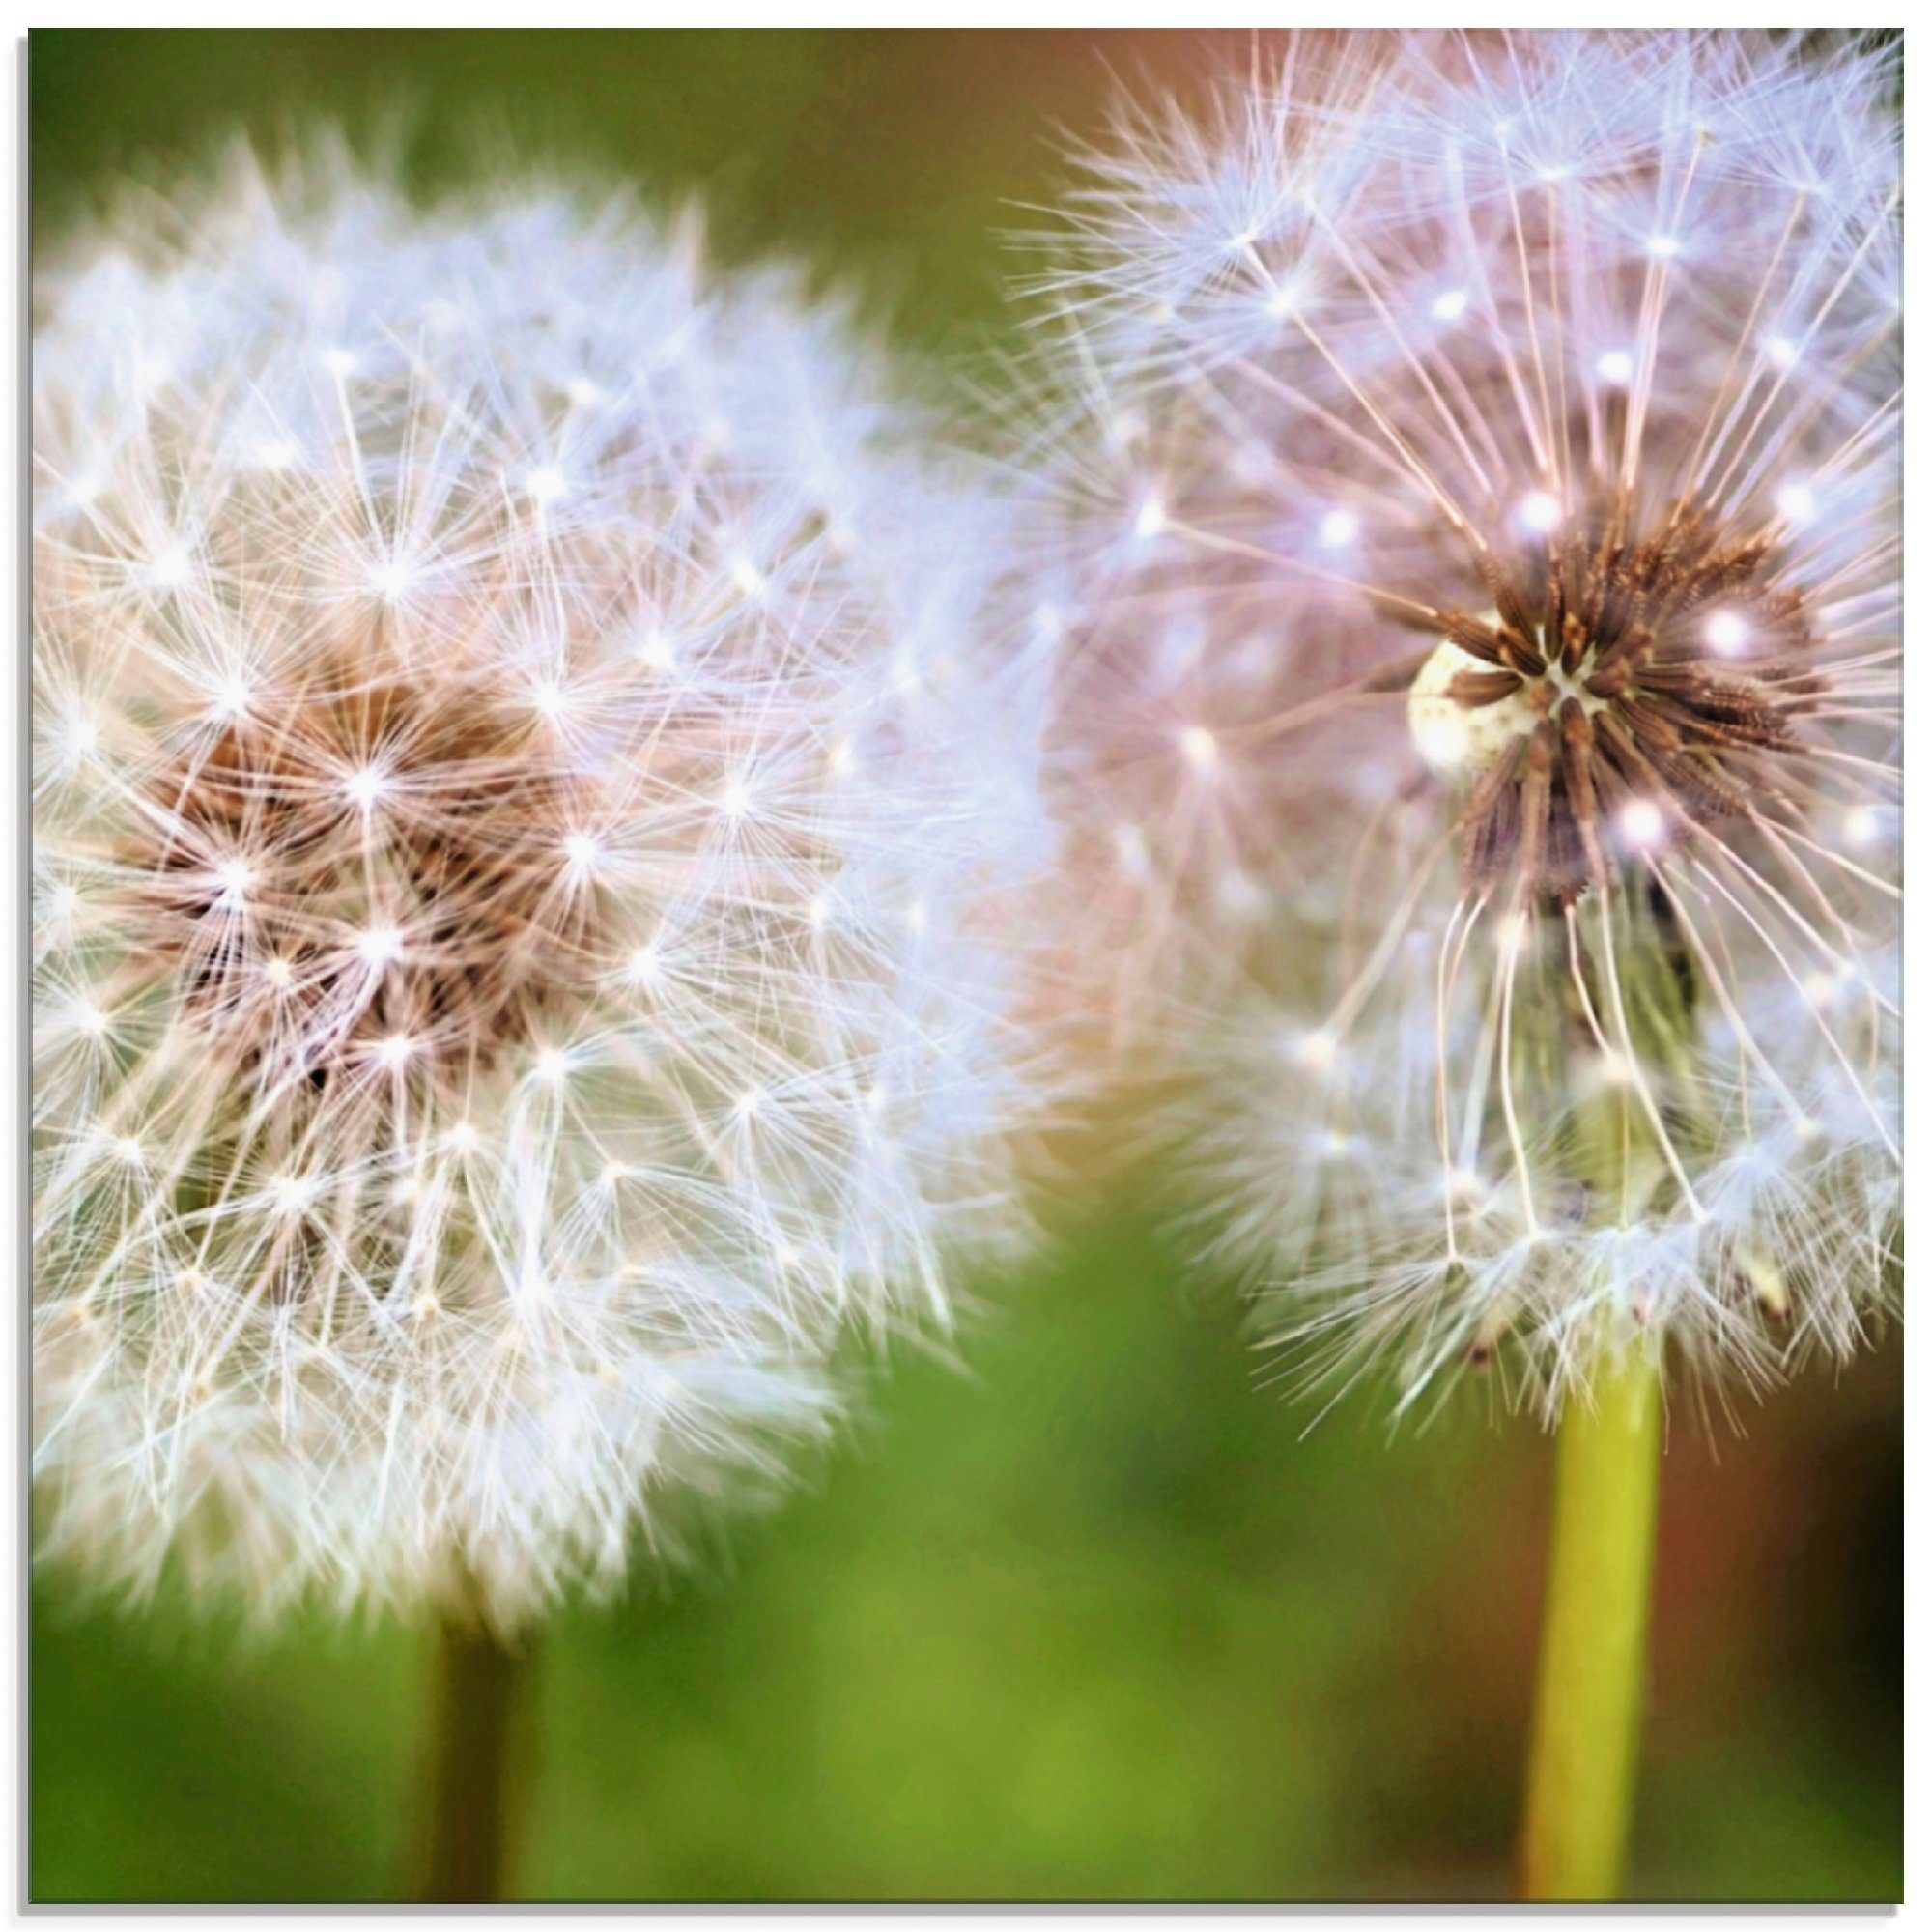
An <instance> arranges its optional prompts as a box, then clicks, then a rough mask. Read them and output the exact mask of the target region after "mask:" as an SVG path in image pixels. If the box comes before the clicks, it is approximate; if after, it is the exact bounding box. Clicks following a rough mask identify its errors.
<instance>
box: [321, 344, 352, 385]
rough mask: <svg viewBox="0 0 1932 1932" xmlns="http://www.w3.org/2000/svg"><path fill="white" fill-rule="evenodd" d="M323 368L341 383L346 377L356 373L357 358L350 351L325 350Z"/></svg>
mask: <svg viewBox="0 0 1932 1932" xmlns="http://www.w3.org/2000/svg"><path fill="white" fill-rule="evenodd" d="M322 366H323V368H324V369H325V370H327V373H328V374H329V375H331V376H333V377H334V378H335V380H336V381H337V382H338V383H339V382H341V381H342V380H343V379H344V378H345V377H348V376H353V375H355V354H354V352H353V351H351V350H348V349H325V350H324V351H323V352H322Z"/></svg>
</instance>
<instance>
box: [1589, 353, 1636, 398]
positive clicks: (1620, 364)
mask: <svg viewBox="0 0 1932 1932" xmlns="http://www.w3.org/2000/svg"><path fill="white" fill-rule="evenodd" d="M1635 374H1636V357H1635V356H1634V355H1632V354H1631V353H1630V351H1629V350H1628V349H1606V350H1605V351H1604V353H1603V354H1602V355H1599V356H1598V357H1597V376H1598V379H1599V380H1600V381H1602V382H1605V383H1607V384H1610V386H1611V387H1612V388H1618V389H1621V388H1624V387H1626V386H1627V385H1628V384H1629V383H1630V381H1631V379H1632V378H1633V377H1634V375H1635Z"/></svg>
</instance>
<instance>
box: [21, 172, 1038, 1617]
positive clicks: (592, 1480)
mask: <svg viewBox="0 0 1932 1932" xmlns="http://www.w3.org/2000/svg"><path fill="white" fill-rule="evenodd" d="M37 301H38V309H37V328H36V339H35V372H34V373H35V382H34V406H35V506H34V573H35V639H34V704H35V729H36V740H35V754H34V755H35V768H34V776H35V845H34V876H35V894H36V908H35V923H34V947H35V995H34V1029H35V1031H34V1051H35V1081H34V1096H35V1122H34V1124H35V1136H36V1155H35V1160H36V1166H35V1192H36V1211H35V1242H36V1298H35V1312H34V1320H35V1354H34V1386H35V1418H36V1420H35V1435H36V1452H37V1469H38V1492H39V1496H40V1500H41V1505H42V1514H41V1524H40V1535H39V1539H38V1540H39V1546H40V1548H41V1549H42V1551H43V1553H44V1554H46V1555H47V1556H49V1557H53V1558H71V1559H73V1560H74V1562H75V1563H76V1565H77V1566H78V1567H79V1568H81V1569H83V1570H85V1571H88V1572H91V1573H92V1574H93V1575H94V1576H96V1577H98V1578H99V1579H101V1580H103V1581H106V1582H108V1583H111V1584H118V1585H125V1586H129V1587H136V1588H138V1587H143V1586H145V1585H147V1584H148V1583H150V1582H151V1581H152V1580H153V1579H154V1578H155V1577H156V1575H157V1574H159V1573H160V1572H161V1571H162V1570H163V1568H164V1567H165V1566H166V1565H167V1564H168V1563H169V1562H170V1561H173V1562H176V1563H178V1564H179V1566H180V1567H181V1568H182V1569H183V1571H184V1572H185V1575H186V1576H187V1577H189V1578H190V1580H192V1581H193V1582H195V1583H197V1584H199V1585H203V1586H206V1587H207V1588H208V1589H209V1590H211V1591H212V1592H214V1593H217V1594H219V1593H223V1592H226V1593H228V1594H230V1595H234V1596H239V1597H240V1598H241V1599H242V1600H243V1601H245V1602H250V1603H254V1604H256V1605H270V1606H272V1605H274V1604H277V1603H280V1602H283V1601H288V1600H292V1599H294V1598H296V1597H298V1596H303V1595H321V1596H323V1597H325V1598H335V1599H339V1600H341V1601H343V1602H344V1603H351V1602H357V1601H376V1602H383V1601H393V1602H399V1603H408V1602H410V1601H412V1600H414V1599H418V1598H421V1597H423V1596H425V1595H429V1594H435V1593H437V1592H440V1591H446V1590H448V1589H451V1588H453V1587H455V1585H456V1582H457V1580H458V1579H459V1577H460V1578H461V1579H462V1584H463V1587H464V1588H466V1589H470V1590H472V1591H474V1592H476V1593H479V1594H480V1596H481V1598H482V1599H483V1601H484V1603H485V1605H487V1606H488V1607H489V1608H490V1610H491V1611H492V1613H493V1614H496V1615H498V1616H500V1617H502V1618H505V1619H512V1620H513V1619H515V1618H516V1617H519V1616H521V1615H524V1614H526V1613H527V1611H529V1610H530V1609H533V1608H534V1607H536V1606H537V1605H540V1604H541V1603H542V1602H543V1601H544V1600H545V1599H546V1598H547V1597H548V1596H549V1595H550V1594H552V1593H553V1592H554V1589H556V1588H557V1587H559V1586H560V1585H562V1584H564V1583H566V1582H568V1581H571V1580H573V1579H578V1578H587V1579H589V1580H591V1581H593V1582H598V1581H605V1582H608V1581H610V1580H611V1579H613V1578H614V1577H617V1576H618V1575H619V1574H620V1573H621V1570H622V1566H623V1564H624V1562H625V1559H626V1552H627V1550H628V1549H629V1548H632V1547H633V1545H634V1544H635V1542H636V1541H637V1539H638V1538H639V1536H643V1537H645V1538H653V1537H657V1536H659V1535H660V1534H661V1531H662V1525H663V1522H664V1521H666V1520H668V1518H667V1517H666V1514H665V1509H664V1508H663V1507H661V1506H663V1505H668V1504H669V1503H671V1502H673V1501H674V1500H675V1499H677V1498H680V1497H687V1496H696V1497H699V1498H702V1497H704V1496H707V1495H710V1494H712V1493H714V1492H719V1491H721V1490H723V1489H726V1488H731V1487H735V1486H736V1485H737V1484H739V1483H740V1482H741V1481H742V1480H743V1479H745V1478H747V1477H750V1476H754V1475H756V1474H759V1473H761V1472H766V1471H769V1470H770V1469H771V1467H772V1465H773V1460H774V1457H775V1456H776V1455H777V1454H778V1452H779V1450H780V1448H781V1443H782V1441H783V1438H785V1437H786V1436H788V1435H796V1434H799V1433H810V1432H811V1431H813V1430H816V1429H817V1428H819V1427H821V1426H822V1423H823V1420H824V1418H825V1415H826V1412H827V1404H828V1393H827V1381H826V1375H825V1367H824V1362H825V1354H826V1350H827V1349H828V1348H829V1347H830V1346H831V1345H832V1342H833V1338H834V1336H835V1335H836V1333H837V1331H838V1328H839V1326H840V1324H841V1323H842V1322H844V1321H846V1319H847V1318H851V1319H853V1320H856V1321H860V1322H862V1323H865V1324H868V1325H871V1326H875V1327H877V1326H890V1325H893V1324H895V1323H898V1322H900V1321H911V1320H914V1319H919V1318H929V1319H938V1320H943V1319H944V1317H945V1314H946V1309H947V1305H948V1287H947V1281H948V1276H947V1270H946V1267H945V1262H946V1259H947V1257H948V1256H949V1254H950V1252H951V1251H952V1250H954V1249H955V1248H973V1247H976V1246H982V1245H984V1244H985V1243H988V1242H993V1241H1003V1240H1005V1239H1006V1238H1007V1237H1008V1236H1009V1234H1010V1232H1011V1230H1012V1226H1013V1220H1014V1209H1013V1200H1014V1189H1013V1182H1012V1178H1011V1174H1010V1171H1009V1158H1008V1156H1007V1154H1006V1152H1005V1151H1003V1149H1004V1140H1005V1136H1006V1135H1007V1133H1008V1131H1009V1129H1010V1128H1011V1127H1012V1126H1013V1124H1014V1123H1015V1122H1016V1121H1017V1120H1018V1118H1019V1117H1020V1114H1021V1112H1022V1109H1023V1104H1024V1101H1025V1096H1026V1093H1027V1083H1026V1080H1025V1079H1024V1077H1023V1073H1024V1069H1023V1068H1022V1066H1021V1065H1020V1055H1019V1051H1018V1041H1019V1039H1020V1037H1021V1035H1020V1031H1019V1029H1018V1028H1017V1027H1016V1026H1015V1025H1014V1024H1013V1006H1012V1003H1013V992H1012V988H1013V984H1014V980H1015V975H1014V971H1013V964H1012V960H1011V957H1010V952H1011V948H1010V945H1009V941H1008V940H1007V939H1004V938H1002V937H1001V934H1002V932H1003V931H1005V932H1009V931H1010V929H1011V926H1010V922H1003V921H1002V920H1000V919H998V918H996V917H993V916H992V910H993V908H994V907H995V906H996V905H997V904H998V902H999V899H1000V895H1003V894H1005V893H1007V892H1009V890H1010V889H1011V887H1012V886H1013V884H1014V882H1015V881H1016V880H1017V879H1018V878H1019V877H1020V876H1021V873H1022V871H1023V869H1024V868H1025V867H1027V866H1029V865H1030V864H1032V863H1033V855H1034V851H1035V847H1036V843H1037V832H1036V830H1035V828H1034V823H1033V806H1032V803H1031V801H1032V800H1033V798H1034V796H1035V787H1034V784H1033V775H1032V763H1031V753H1030V752H1029V748H1028V746H1027V743H1026V741H1025V727H1026V721H1025V717H1024V714H1023V712H1022V710H1021V709H1020V707H1018V706H1016V705H1015V704H1013V703H1011V702H1009V701H1007V698H1006V697H1005V696H1003V695H1002V694H1001V693H1000V692H999V691H998V690H996V689H995V687H994V683H993V678H992V673H991V668H990V663H989V660H988V659H987V656H986V653H985V652H984V650H983V648H982V644H981V638H982V632H981V627H980V614H979V611H978V599H979V597H980V584H981V582H982V581H983V578H984V575H985V562H984V560H985V559H986V558H987V557H989V556H997V555H998V554H999V553H1000V543H999V540H998V533H997V530H996V529H995V527H994V526H993V525H992V523H991V522H990V520H989V519H990V513H989V512H988V511H987V509H986V508H985V507H984V506H983V505H981V504H979V503H976V502H975V501H973V500H970V499H964V498H962V497H960V496H959V495H958V493H957V492H956V491H955V490H954V489H953V488H952V483H951V481H950V479H948V478H947V477H945V476H944V475H942V474H941V473H939V471H938V470H937V469H934V468H933V466H932V465H930V464H929V463H927V462H926V461H925V460H923V458H919V457H917V456H916V455H915V454H914V453H913V451H914V449H915V445H916V441H917V440H918V437H919V431H920V427H921V426H920V425H919V424H918V422H917V421H916V420H915V419H914V417H913V415H912V413H911V412H909V411H908V409H907V407H906V406H905V405H904V404H903V403H901V402H899V401H897V400H895V399H894V397H893V396H892V395H891V393H890V392H889V389H888V387H887V385H886V384H885V383H884V382H882V381H881V380H879V378H878V376H877V375H876V373H875V370H876V364H877V362H878V360H879V355H878V349H877V345H876V344H873V343H870V342H868V341H867V340H866V339H865V338H864V336H863V334H862V333H861V332H860V331H858V330H857V329H856V328H855V327H853V326H852V325H851V323H850V322H849V320H848V319H847V318H845V317H843V316H841V315H839V314H836V313H832V312H829V311H827V310H826V309H824V308H822V307H814V306H812V305H811V304H810V303H808V302H807V301H806V300H805V299H804V298H802V296H801V294H800V293H799V291H798V290H797V289H796V288H795V287H793V286H792V285H791V283H790V282H789V281H788V280H787V279H786V278H785V277H783V276H781V275H775V274H765V275H754V274H744V275H739V276H735V277H732V276H724V275H721V274H719V273H717V272H716V271H714V270H712V269H711V268H709V267H708V266H707V264H706V261H705V259H704V255H703V250H702V248H701V246H700V245H699V244H698V241H697V238H696V234H695V231H693V230H692V229H691V228H690V226H689V225H688V224H685V225H680V226H677V227H673V228H670V229H663V228H660V227H657V226H654V225H653V224H651V223H650V222H649V221H647V220H646V219H644V218H643V217H641V216H640V215H639V214H638V213H635V212H634V211H632V210H630V209H629V208H627V207H623V206H592V205H584V204H582V203H579V202H574V201H571V200H568V199H566V198H563V197H561V196H556V195H547V194H539V195H536V196H533V197H532V198H529V199H526V200H522V201H511V202H503V201H500V200H499V201H493V202H492V203H490V204H489V205H487V206H484V207H480V208H467V209H451V210H447V211H444V212H441V213H428V214H422V213H412V212H411V211H409V210H408V209H407V208H406V207H405V206H404V205H402V204H401V203H400V202H399V201H398V200H397V199H395V198H394V197H392V196H391V195H390V194H389V193H388V192H386V191H385V190H384V189H381V188H379V187H377V186H374V185H370V184H369V183H368V182H367V181H366V180H365V179H362V178H360V177H358V176H357V175H356V174H355V171H354V170H353V169H352V168H350V167H348V166H347V165H346V164H341V163H327V162H323V163H311V164H309V165H307V166H306V167H305V168H304V169H303V170H301V171H299V172H298V175H297V176H295V177H293V178H291V179H287V180H281V179H276V180H270V179H269V178H267V177H265V176H264V175H263V174H262V173H261V172H260V171H259V170H256V169H254V168H252V167H248V166H241V167H238V168H237V169H236V170H234V171H233V172H232V174H231V176H230V178H229V179H228V180H227V181H226V183H225V184H224V185H221V186H220V187H219V188H218V189H217V190H216V191H213V192H202V193H198V194H196V195H193V196H190V197H184V198H183V199H182V200H181V201H180V202H179V203H175V204H171V205H169V206H168V207H166V208H164V209H161V210H158V211H157V210H156V209H155V208H153V207H151V206H147V205H143V206H141V207H139V208H131V207H130V208H128V209H126V210H124V211H123V214H122V217H121V218H120V219H118V220H116V221H114V222H111V223H110V224H108V226H107V227H106V228H105V229H104V230H103V231H101V232H99V233H98V234H95V235H92V236H89V237H87V238H84V239H83V241H81V243H79V244H78V245H76V246H74V247H73V248H71V249H70V250H69V251H68V253H67V255H66V256H65V257H64V259H63V261H62V263H61V265H60V266H58V267H57V269H56V270H54V271H53V272H51V273H50V274H49V275H48V276H47V277H46V279H45V281H44V283H43V287H42V288H41V289H40V290H39V291H38V297H37ZM672 1514H673V1515H674V1514H675V1512H674V1511H673V1512H672Z"/></svg>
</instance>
